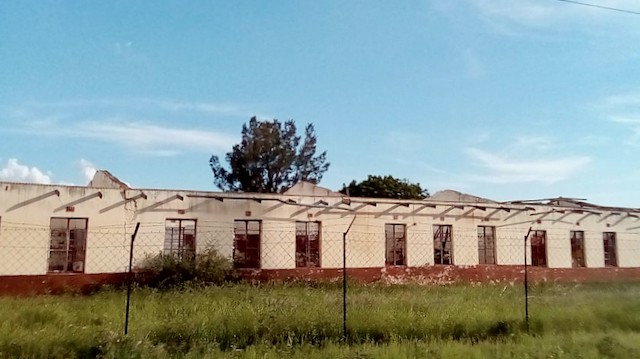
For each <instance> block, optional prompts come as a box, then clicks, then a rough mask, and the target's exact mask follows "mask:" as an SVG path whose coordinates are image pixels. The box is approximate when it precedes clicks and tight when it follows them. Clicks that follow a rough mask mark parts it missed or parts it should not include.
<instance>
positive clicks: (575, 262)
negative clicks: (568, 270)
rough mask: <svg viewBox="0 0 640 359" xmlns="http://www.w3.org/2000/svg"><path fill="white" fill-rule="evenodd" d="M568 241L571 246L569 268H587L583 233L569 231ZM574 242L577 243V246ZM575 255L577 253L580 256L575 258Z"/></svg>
mask: <svg viewBox="0 0 640 359" xmlns="http://www.w3.org/2000/svg"><path fill="white" fill-rule="evenodd" d="M569 241H570V244H571V267H572V268H585V267H586V266H587V257H586V251H585V248H584V243H585V240H584V231H570V232H569ZM576 242H579V246H578V245H577V244H576ZM578 247H579V248H578ZM576 253H579V254H580V256H579V257H576Z"/></svg>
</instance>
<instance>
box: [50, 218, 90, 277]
mask: <svg viewBox="0 0 640 359" xmlns="http://www.w3.org/2000/svg"><path fill="white" fill-rule="evenodd" d="M54 221H64V222H65V227H64V228H62V227H54V226H53V222H54ZM72 221H84V228H71V222H72ZM76 231H80V233H83V234H84V238H83V241H82V242H81V243H82V245H81V246H80V249H81V252H80V253H78V252H76V251H74V252H72V246H73V249H74V250H77V249H78V248H76V245H72V241H75V240H77V239H78V238H76V235H75V234H76ZM54 233H58V234H63V235H64V243H62V247H63V248H58V249H56V248H54V240H55V238H54V236H53V235H54ZM56 237H57V238H58V240H60V239H61V238H62V236H60V235H58V236H56ZM72 237H73V238H72ZM88 239H89V218H86V217H50V218H49V251H48V252H49V254H48V257H47V273H49V274H51V273H65V274H69V273H78V274H82V273H84V272H85V269H86V264H87V242H88ZM54 253H63V254H64V256H63V257H64V263H63V266H62V269H52V264H53V263H52V258H53V257H54V256H53V254H54ZM72 253H73V254H74V255H78V254H80V255H79V256H78V257H77V258H73V255H72ZM76 263H81V266H82V268H81V269H76V267H75V266H76Z"/></svg>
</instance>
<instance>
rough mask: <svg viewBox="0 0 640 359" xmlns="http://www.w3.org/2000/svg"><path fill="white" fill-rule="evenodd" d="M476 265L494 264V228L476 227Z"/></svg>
mask: <svg viewBox="0 0 640 359" xmlns="http://www.w3.org/2000/svg"><path fill="white" fill-rule="evenodd" d="M478 263H479V264H496V228H495V227H489V226H478Z"/></svg>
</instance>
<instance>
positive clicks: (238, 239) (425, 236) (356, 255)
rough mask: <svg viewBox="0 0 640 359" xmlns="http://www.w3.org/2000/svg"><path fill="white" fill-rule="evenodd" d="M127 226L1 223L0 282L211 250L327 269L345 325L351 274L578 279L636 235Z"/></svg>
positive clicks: (615, 257)
mask: <svg viewBox="0 0 640 359" xmlns="http://www.w3.org/2000/svg"><path fill="white" fill-rule="evenodd" d="M134 227H135V225H121V226H118V225H108V226H100V225H93V224H90V223H88V221H87V220H86V219H84V220H83V219H52V220H51V223H50V224H49V225H48V226H46V225H42V226H34V225H26V224H20V223H2V226H1V230H0V276H28V275H45V274H49V275H55V274H101V273H126V272H128V271H129V269H130V268H132V269H133V270H134V271H135V270H136V269H139V268H140V267H141V266H142V265H143V264H144V261H145V259H146V258H149V257H153V256H157V255H175V256H178V257H184V256H194V255H195V254H196V253H201V252H204V251H206V250H208V249H215V251H217V253H219V254H220V255H222V256H223V257H226V258H228V259H229V260H230V261H231V262H232V263H233V266H234V267H235V268H236V269H238V270H240V271H241V272H243V271H244V272H247V273H258V272H269V271H270V270H274V273H275V272H276V271H284V270H289V272H288V273H289V278H292V277H293V278H296V276H298V278H299V279H308V277H307V276H309V275H312V274H314V273H316V274H317V273H321V272H322V271H327V272H329V273H330V274H331V275H330V276H332V280H334V281H340V280H341V279H342V280H343V281H344V280H345V279H346V281H345V282H344V284H345V286H344V287H343V288H344V291H343V296H344V297H343V304H344V306H343V312H344V318H343V320H345V324H346V320H347V316H346V314H347V308H348V307H347V304H348V301H347V286H346V283H347V281H349V279H351V278H365V277H366V276H369V279H374V280H378V279H387V281H388V282H391V283H410V282H418V283H421V282H424V283H450V282H453V281H455V280H457V279H456V278H454V276H452V271H453V270H454V269H455V270H457V271H458V272H459V273H464V271H472V270H473V268H481V269H482V275H484V277H482V276H481V277H476V278H475V280H476V281H479V282H482V281H485V282H492V281H494V280H495V279H496V278H500V275H501V273H506V272H505V271H504V270H503V269H504V268H512V269H513V270H511V271H507V272H508V274H505V275H503V276H502V280H505V281H510V282H511V283H514V282H518V281H520V280H524V276H525V273H528V272H529V271H530V270H533V272H534V273H533V274H536V271H539V270H540V268H548V270H550V271H551V270H555V269H557V270H566V269H572V268H575V269H577V270H583V273H587V276H588V273H590V272H588V270H589V268H600V269H602V268H605V269H606V268H607V267H611V268H616V267H640V264H639V263H638V261H639V260H640V239H638V237H637V234H636V233H630V232H597V231H566V230H561V229H547V230H541V229H533V230H530V231H528V232H527V231H523V230H521V229H512V228H499V227H498V228H496V227H493V226H482V225H481V226H476V227H474V228H457V227H455V226H454V225H450V224H434V225H431V226H427V227H425V226H422V227H417V226H412V225H408V224H396V223H390V224H385V225H384V227H383V228H377V227H376V228H373V226H366V225H358V224H356V225H354V226H353V228H350V229H349V233H345V232H343V230H344V228H342V227H340V228H338V226H333V227H332V226H323V225H322V223H320V222H313V221H308V222H303V221H298V222H276V223H266V222H262V221H258V220H236V221H233V222H231V223H227V222H196V221H195V220H185V219H174V220H166V221H165V222H159V223H144V224H142V225H141V226H140V228H139V230H138V231H137V233H136V235H135V242H134V241H132V238H131V237H132V236H133V234H134ZM372 228H373V229H372ZM341 230H342V231H341ZM525 239H526V240H525ZM132 243H133V248H132V247H131V246H132ZM130 253H132V257H131V263H130V257H129V256H130ZM525 254H526V264H527V265H528V266H530V267H528V268H527V272H525V270H523V267H522V265H524V264H525ZM130 266H131V267H130ZM343 269H346V271H343ZM296 270H298V271H296ZM584 271H586V272H584ZM267 277H268V276H267ZM326 277H327V276H325V278H326ZM462 277H464V275H462ZM541 278H542V277H541V276H540V275H539V273H538V275H537V276H534V277H533V279H534V280H536V281H539V280H540V279H541ZM458 279H459V278H458ZM530 279H531V277H530ZM497 290H498V289H497ZM527 292H528V293H527ZM523 293H527V294H528V297H527V296H526V294H523V305H525V304H528V299H529V298H530V297H535V293H531V292H530V291H528V288H525V291H524V292H523ZM337 310H339V309H337ZM344 327H345V328H346V325H345V326H344ZM345 330H346V329H345ZM345 335H346V333H345Z"/></svg>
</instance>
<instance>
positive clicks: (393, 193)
mask: <svg viewBox="0 0 640 359" xmlns="http://www.w3.org/2000/svg"><path fill="white" fill-rule="evenodd" d="M340 192H341V193H344V194H348V195H349V196H353V197H372V198H397V199H425V198H427V197H429V191H427V189H426V188H425V189H423V188H422V187H420V183H411V182H409V181H408V180H406V179H397V178H395V177H393V176H372V175H369V176H368V177H367V179H366V180H364V181H361V182H360V183H358V182H356V181H355V180H353V181H351V183H350V184H349V185H348V186H347V185H343V186H342V189H341V190H340Z"/></svg>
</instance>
